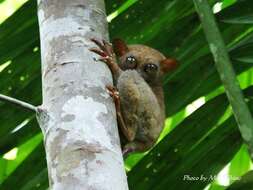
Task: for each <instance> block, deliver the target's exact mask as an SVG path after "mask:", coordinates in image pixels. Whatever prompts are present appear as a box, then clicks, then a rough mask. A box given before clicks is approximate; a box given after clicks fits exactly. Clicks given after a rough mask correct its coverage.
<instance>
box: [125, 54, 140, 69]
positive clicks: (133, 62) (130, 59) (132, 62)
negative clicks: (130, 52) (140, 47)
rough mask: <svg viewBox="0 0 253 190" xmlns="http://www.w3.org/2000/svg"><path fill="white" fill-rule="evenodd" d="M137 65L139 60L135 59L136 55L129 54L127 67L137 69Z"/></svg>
mask: <svg viewBox="0 0 253 190" xmlns="http://www.w3.org/2000/svg"><path fill="white" fill-rule="evenodd" d="M136 66H137V60H136V59H135V57H134V56H128V57H127V58H126V67H127V68H128V69H135V68H136Z"/></svg>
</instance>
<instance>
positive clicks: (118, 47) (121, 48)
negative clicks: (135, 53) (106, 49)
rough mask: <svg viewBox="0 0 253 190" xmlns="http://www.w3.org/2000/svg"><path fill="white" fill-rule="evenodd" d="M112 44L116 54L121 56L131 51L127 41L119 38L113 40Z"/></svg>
mask: <svg viewBox="0 0 253 190" xmlns="http://www.w3.org/2000/svg"><path fill="white" fill-rule="evenodd" d="M112 44H113V50H114V52H115V54H116V55H117V56H119V57H121V56H122V55H125V54H126V53H127V52H128V51H129V50H128V47H127V45H126V43H125V42H124V41H123V40H121V39H119V38H116V39H114V40H113V41H112Z"/></svg>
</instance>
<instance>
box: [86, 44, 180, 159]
mask: <svg viewBox="0 0 253 190" xmlns="http://www.w3.org/2000/svg"><path fill="white" fill-rule="evenodd" d="M91 40H92V41H93V42H94V43H95V44H96V45H97V46H98V48H92V49H90V50H91V51H93V52H95V53H96V54H98V55H100V56H101V57H100V59H99V60H101V61H103V62H104V63H106V64H107V65H108V67H109V69H110V70H111V72H112V76H113V81H114V86H106V88H107V89H108V91H109V94H110V95H111V96H112V97H113V99H114V102H115V106H116V114H117V120H118V125H119V127H120V131H121V132H122V134H123V135H121V136H123V138H122V137H121V144H122V152H123V155H124V157H126V155H128V154H129V153H131V152H144V151H146V150H148V149H150V148H151V147H152V146H153V145H154V144H155V142H156V140H157V139H158V137H159V135H160V133H161V131H162V129H163V127H164V120H165V106H164V95H163V87H162V77H163V76H164V74H165V73H167V72H169V71H171V70H173V69H174V68H175V66H176V61H175V60H174V59H171V58H166V57H165V56H164V55H163V54H161V53H160V52H159V51H157V50H155V49H152V48H150V47H148V46H145V45H126V43H125V42H124V41H122V40H120V39H115V40H114V41H113V45H111V44H110V43H108V42H106V41H102V42H100V41H99V40H96V39H91Z"/></svg>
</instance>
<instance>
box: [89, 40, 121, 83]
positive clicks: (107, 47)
mask: <svg viewBox="0 0 253 190" xmlns="http://www.w3.org/2000/svg"><path fill="white" fill-rule="evenodd" d="M91 41H92V42H94V43H95V44H96V45H97V46H98V48H91V49H90V51H92V52H94V53H96V54H98V55H100V56H101V58H99V61H103V62H104V63H106V64H107V66H108V67H109V69H110V70H111V72H112V74H113V77H114V78H115V77H118V75H119V72H120V68H119V66H118V64H117V60H116V55H115V54H114V52H113V48H112V44H110V43H108V42H106V41H105V40H102V42H100V41H99V40H97V39H94V38H92V39H91Z"/></svg>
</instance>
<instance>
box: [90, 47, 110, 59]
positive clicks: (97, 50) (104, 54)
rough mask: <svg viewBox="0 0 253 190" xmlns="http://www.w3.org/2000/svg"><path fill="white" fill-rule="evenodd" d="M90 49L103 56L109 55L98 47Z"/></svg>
mask: <svg viewBox="0 0 253 190" xmlns="http://www.w3.org/2000/svg"><path fill="white" fill-rule="evenodd" d="M89 50H90V51H92V52H94V53H96V54H98V55H100V56H102V57H108V55H107V54H106V53H105V52H104V51H102V50H99V49H96V48H90V49H89Z"/></svg>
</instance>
